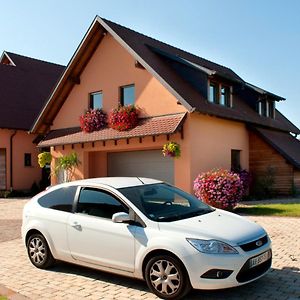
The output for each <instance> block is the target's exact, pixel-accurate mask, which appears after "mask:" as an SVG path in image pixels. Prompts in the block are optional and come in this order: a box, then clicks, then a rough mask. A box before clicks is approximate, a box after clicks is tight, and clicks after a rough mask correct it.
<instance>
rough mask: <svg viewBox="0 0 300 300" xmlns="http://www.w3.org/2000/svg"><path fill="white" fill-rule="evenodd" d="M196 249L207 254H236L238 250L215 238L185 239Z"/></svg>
mask: <svg viewBox="0 0 300 300" xmlns="http://www.w3.org/2000/svg"><path fill="white" fill-rule="evenodd" d="M187 241H188V242H189V243H190V244H191V245H192V246H193V247H194V248H195V249H197V250H198V251H200V252H202V253H208V254H237V253H238V251H237V250H236V249H234V248H233V247H231V246H230V245H228V244H226V243H223V242H220V241H216V240H198V239H187Z"/></svg>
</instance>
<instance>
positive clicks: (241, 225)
mask: <svg viewBox="0 0 300 300" xmlns="http://www.w3.org/2000/svg"><path fill="white" fill-rule="evenodd" d="M159 228H160V230H161V231H162V232H165V231H168V232H169V233H170V234H171V232H172V233H173V234H174V233H176V234H179V233H180V234H183V235H185V238H198V239H216V240H219V241H223V242H226V243H228V244H230V245H232V246H236V245H238V244H241V243H244V242H248V241H251V240H254V239H256V238H258V237H261V236H263V235H264V234H266V232H265V230H264V229H263V228H262V227H261V226H260V225H258V224H256V223H254V222H252V221H250V220H248V219H246V218H244V217H241V216H238V215H236V214H233V213H230V212H227V211H223V210H220V209H216V210H215V211H213V212H211V213H208V214H205V215H201V216H197V217H193V218H188V219H184V220H179V221H174V222H168V223H167V222H166V223H164V222H160V223H159Z"/></svg>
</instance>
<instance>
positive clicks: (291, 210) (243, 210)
mask: <svg viewBox="0 0 300 300" xmlns="http://www.w3.org/2000/svg"><path fill="white" fill-rule="evenodd" d="M234 212H235V213H238V214H246V215H253V216H278V217H300V203H293V204H258V205H249V206H243V207H237V208H236V209H235V210H234Z"/></svg>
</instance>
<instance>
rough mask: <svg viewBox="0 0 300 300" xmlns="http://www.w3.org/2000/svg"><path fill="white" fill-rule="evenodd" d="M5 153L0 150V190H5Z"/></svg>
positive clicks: (3, 150)
mask: <svg viewBox="0 0 300 300" xmlns="http://www.w3.org/2000/svg"><path fill="white" fill-rule="evenodd" d="M5 158H6V151H5V149H0V190H5V189H6V163H5V161H6V159H5Z"/></svg>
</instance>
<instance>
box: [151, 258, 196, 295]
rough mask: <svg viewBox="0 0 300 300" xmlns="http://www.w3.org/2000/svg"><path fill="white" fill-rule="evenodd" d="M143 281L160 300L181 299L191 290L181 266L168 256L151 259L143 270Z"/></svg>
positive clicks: (177, 261) (186, 275) (179, 262)
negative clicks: (144, 280)
mask: <svg viewBox="0 0 300 300" xmlns="http://www.w3.org/2000/svg"><path fill="white" fill-rule="evenodd" d="M145 279H146V282H147V285H148V287H149V289H150V290H151V291H152V292H153V293H154V294H155V295H157V296H158V297H160V298H162V299H181V298H183V297H184V296H185V295H186V294H187V293H188V292H189V291H190V290H191V284H190V280H189V277H188V274H187V272H186V269H185V268H184V266H183V264H182V263H181V261H180V260H178V259H176V258H174V257H172V256H169V255H160V256H155V257H153V258H151V259H150V260H149V261H148V263H147V265H146V268H145Z"/></svg>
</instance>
